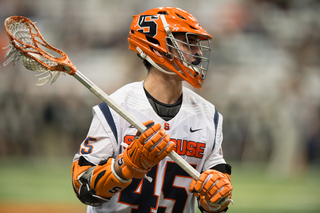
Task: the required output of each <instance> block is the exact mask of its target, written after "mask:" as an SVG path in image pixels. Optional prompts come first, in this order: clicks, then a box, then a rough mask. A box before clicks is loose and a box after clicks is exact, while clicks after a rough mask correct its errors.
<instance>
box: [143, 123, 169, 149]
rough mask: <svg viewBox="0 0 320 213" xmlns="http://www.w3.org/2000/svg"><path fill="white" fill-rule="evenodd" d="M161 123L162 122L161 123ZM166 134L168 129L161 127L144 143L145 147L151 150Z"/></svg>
mask: <svg viewBox="0 0 320 213" xmlns="http://www.w3.org/2000/svg"><path fill="white" fill-rule="evenodd" d="M159 125H160V124H159ZM165 134H166V130H164V129H160V130H159V131H158V132H157V133H155V134H153V135H152V136H151V137H150V138H149V139H148V141H147V142H146V144H145V145H144V148H145V149H146V150H147V151H148V152H151V150H153V149H154V148H155V147H156V146H157V145H158V144H159V143H160V142H161V141H162V140H163V136H164V135H165Z"/></svg>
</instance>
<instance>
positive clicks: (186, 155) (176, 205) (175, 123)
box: [74, 82, 226, 213]
mask: <svg viewBox="0 0 320 213" xmlns="http://www.w3.org/2000/svg"><path fill="white" fill-rule="evenodd" d="M110 96H111V97H112V99H113V100H114V101H116V102H117V103H118V104H119V105H121V106H122V107H123V108H124V109H125V110H127V111H128V112H129V113H130V114H131V115H132V116H134V117H135V118H137V119H138V120H139V121H141V122H144V121H148V120H154V122H155V123H160V124H161V125H162V128H164V129H165V130H166V132H167V133H168V134H169V135H170V138H171V141H173V142H175V143H176V149H175V151H176V152H177V153H178V154H179V155H180V156H181V157H182V158H183V159H185V160H186V161H187V162H188V163H189V164H190V165H192V166H193V167H194V168H195V169H196V170H197V171H198V172H200V173H201V172H203V171H204V170H206V169H209V168H212V167H213V166H215V165H217V164H221V163H226V162H225V160H224V159H223V156H222V149H221V143H222V138H223V137H222V119H223V118H222V115H221V114H219V113H218V112H217V110H216V109H215V107H214V105H212V104H211V103H209V102H208V101H206V100H204V99H203V98H202V97H200V96H199V95H197V94H196V93H194V92H193V91H191V90H190V89H187V88H185V87H184V88H183V95H182V105H181V108H180V110H179V112H178V113H177V115H176V116H175V117H174V118H172V119H171V120H169V121H165V120H163V119H162V118H161V117H159V116H158V115H157V114H156V113H155V111H154V110H153V108H152V106H151V105H150V104H149V101H148V98H147V96H146V94H145V92H144V89H143V82H135V83H131V84H128V85H126V86H124V87H122V88H120V89H119V90H118V91H116V92H115V93H113V94H112V95H110ZM93 114H94V117H93V120H92V123H91V126H90V129H89V132H88V135H87V138H86V140H84V141H83V143H82V144H81V147H80V150H79V152H78V153H77V154H76V155H75V157H74V161H76V160H78V159H79V157H80V156H83V157H85V158H86V160H88V161H89V162H91V163H93V164H98V163H99V162H100V161H101V160H104V159H107V158H109V157H112V158H117V156H118V155H119V154H120V153H122V152H123V143H122V142H125V143H127V144H129V143H130V142H131V141H132V139H133V137H134V135H135V134H136V131H137V130H136V129H135V128H133V127H132V126H131V125H130V124H129V123H128V122H127V121H125V120H124V119H123V118H122V117H120V116H119V115H118V114H117V113H116V112H115V111H113V110H112V109H111V108H109V107H108V106H107V105H106V104H105V103H101V104H99V105H97V106H94V107H93ZM147 176H149V177H151V178H152V182H149V181H148V180H147V179H146V178H143V179H133V181H132V183H131V184H130V185H129V186H128V187H127V188H125V189H124V190H123V191H121V192H120V193H117V194H116V195H114V196H113V197H112V198H111V199H110V201H109V202H107V203H104V204H103V205H102V206H100V207H91V206H88V210H87V212H88V213H97V212H99V213H100V212H101V213H102V212H103V213H106V212H108V213H109V212H118V213H121V212H142V213H146V212H166V213H169V212H173V213H176V212H184V213H187V212H196V208H197V201H196V198H195V196H194V195H193V193H189V185H190V183H191V180H192V178H191V177H190V176H189V175H188V174H187V173H186V172H185V171H184V170H182V169H181V168H180V167H179V166H178V165H177V164H176V163H175V162H174V161H173V160H172V159H171V158H169V157H166V158H165V159H164V160H162V161H161V162H160V163H159V164H158V165H156V166H154V167H153V168H152V169H151V170H150V171H149V172H148V174H147Z"/></svg>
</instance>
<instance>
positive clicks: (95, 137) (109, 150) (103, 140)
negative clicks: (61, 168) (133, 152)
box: [73, 110, 115, 164]
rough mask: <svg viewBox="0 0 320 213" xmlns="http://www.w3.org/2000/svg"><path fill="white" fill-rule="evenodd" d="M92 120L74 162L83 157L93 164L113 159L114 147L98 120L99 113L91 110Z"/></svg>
mask: <svg viewBox="0 0 320 213" xmlns="http://www.w3.org/2000/svg"><path fill="white" fill-rule="evenodd" d="M93 112H94V115H93V119H92V122H91V125H90V128H89V131H88V134H87V137H86V139H85V140H84V141H83V142H82V143H81V146H80V149H79V152H78V153H77V154H76V155H75V156H74V159H73V161H76V160H78V159H79V158H80V156H83V157H84V158H85V159H86V160H87V161H89V162H91V163H93V164H99V162H100V161H101V160H104V159H108V158H109V157H114V150H115V148H114V145H113V143H112V138H111V137H110V133H109V132H107V131H106V130H105V127H104V126H103V124H102V122H101V118H99V113H96V111H95V110H93Z"/></svg>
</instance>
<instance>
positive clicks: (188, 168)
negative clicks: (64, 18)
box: [73, 70, 200, 180]
mask: <svg viewBox="0 0 320 213" xmlns="http://www.w3.org/2000/svg"><path fill="white" fill-rule="evenodd" d="M73 77H75V78H76V79H77V80H78V81H79V82H80V83H82V84H83V85H84V86H85V87H87V88H88V89H89V90H90V91H91V92H92V93H93V94H95V95H96V96H97V97H98V98H100V99H101V100H102V101H103V102H105V103H106V104H107V105H108V106H109V107H111V108H112V109H113V110H114V111H116V112H117V113H118V114H119V115H120V116H121V117H123V118H124V119H125V120H126V121H128V122H129V123H130V124H131V125H132V126H134V127H135V128H136V129H137V130H138V131H139V132H143V131H145V130H146V127H145V126H144V125H143V124H142V123H141V122H139V121H138V120H137V119H136V118H135V117H133V116H132V115H130V114H129V113H128V112H127V111H126V110H125V109H123V108H122V107H121V106H120V105H118V104H117V103H116V102H115V101H113V100H112V98H110V97H109V96H108V95H107V94H106V93H105V92H104V91H103V90H102V89H100V88H99V87H98V86H97V85H95V84H94V83H93V82H91V81H90V80H89V79H88V78H87V77H86V76H85V75H83V74H82V73H81V72H80V71H78V70H77V71H76V72H75V74H74V75H73ZM169 157H170V158H171V159H172V160H174V161H175V162H176V163H177V164H178V165H179V166H180V167H181V168H182V169H183V170H184V171H185V172H187V173H188V174H189V175H190V176H191V177H192V178H193V179H195V180H198V179H199V177H200V173H199V172H198V171H197V170H195V169H194V168H193V167H192V166H191V165H190V164H189V163H187V162H186V161H185V160H184V159H183V158H182V157H180V155H178V154H177V153H176V152H175V151H172V152H171V153H169Z"/></svg>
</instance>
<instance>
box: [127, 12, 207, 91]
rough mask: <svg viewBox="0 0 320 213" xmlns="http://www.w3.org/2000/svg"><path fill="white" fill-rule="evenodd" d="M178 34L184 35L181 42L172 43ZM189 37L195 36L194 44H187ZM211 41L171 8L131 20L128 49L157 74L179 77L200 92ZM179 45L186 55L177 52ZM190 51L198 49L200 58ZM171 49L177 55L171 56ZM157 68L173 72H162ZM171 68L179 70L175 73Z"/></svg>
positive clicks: (186, 16) (192, 19)
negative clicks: (148, 64) (157, 72)
mask: <svg viewBox="0 0 320 213" xmlns="http://www.w3.org/2000/svg"><path fill="white" fill-rule="evenodd" d="M178 33H179V34H181V33H182V34H184V35H185V39H183V40H178V39H176V38H175V35H177V34H178ZM190 35H195V36H196V37H195V38H196V39H197V41H196V42H189V36H190ZM211 39H212V37H211V36H210V35H209V34H208V33H207V32H206V31H205V30H204V29H203V28H202V27H201V26H200V24H199V23H198V21H197V20H196V18H195V17H194V16H193V15H191V14H190V13H188V12H186V11H184V10H182V9H179V8H174V7H159V8H154V9H151V10H148V11H146V12H143V13H141V14H138V15H135V16H133V21H132V23H131V26H130V32H129V38H128V41H129V49H131V50H133V51H135V52H136V53H138V55H139V56H140V57H141V58H143V59H145V60H147V61H148V62H149V63H150V64H151V65H153V66H154V67H155V68H157V69H158V70H160V71H162V72H164V73H167V74H174V75H179V76H181V77H182V78H183V79H184V80H185V81H187V82H188V83H190V84H191V85H192V86H194V87H195V88H198V89H200V88H201V86H202V84H203V82H204V79H205V77H206V73H207V70H208V66H209V59H210V52H211V47H210V40H211ZM179 43H180V44H183V45H187V47H188V50H189V51H182V50H180V48H179ZM193 47H198V48H199V50H201V53H202V54H201V55H199V54H197V53H192V51H191V49H192V48H193ZM173 49H175V50H176V51H177V53H178V54H176V55H174V54H172V50H173ZM154 50H157V51H158V53H160V54H161V56H159V54H156V53H155V52H154ZM192 60H193V61H192ZM158 64H160V65H164V66H165V67H167V68H168V69H170V70H171V71H173V72H169V71H166V70H164V69H162V68H161V67H160V66H159V65H158ZM174 64H176V65H177V66H178V67H179V68H180V69H176V68H175V67H174ZM177 66H176V67H177Z"/></svg>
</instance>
